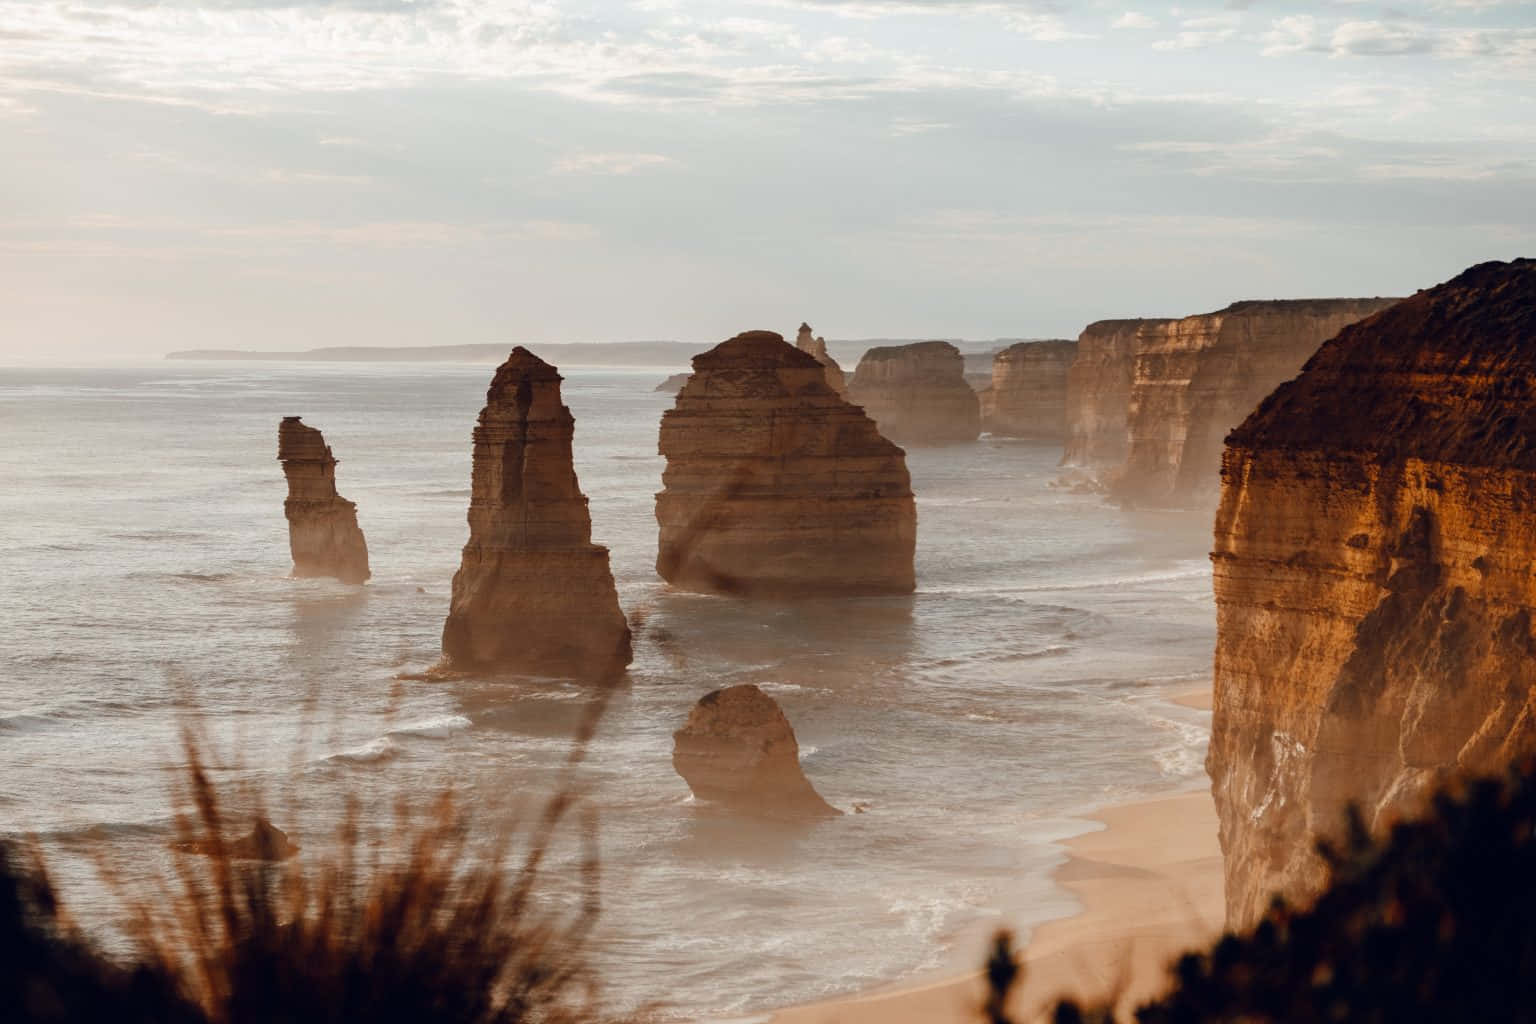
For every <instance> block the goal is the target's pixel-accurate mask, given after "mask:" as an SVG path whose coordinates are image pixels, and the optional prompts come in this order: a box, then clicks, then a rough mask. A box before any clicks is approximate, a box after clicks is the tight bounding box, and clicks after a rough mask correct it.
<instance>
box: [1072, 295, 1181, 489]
mask: <svg viewBox="0 0 1536 1024" xmlns="http://www.w3.org/2000/svg"><path fill="white" fill-rule="evenodd" d="M1170 322H1171V321H1168V320H1100V321H1098V322H1097V323H1091V324H1089V325H1088V326H1087V327H1085V328H1084V329H1083V333H1082V334H1080V335H1079V336H1078V339H1077V355H1076V357H1075V358H1074V359H1073V360H1072V365H1071V366H1070V367H1069V368H1068V369H1067V397H1066V420H1067V440H1066V445H1065V451H1064V452H1063V454H1062V459H1061V463H1062V465H1064V466H1076V467H1081V468H1084V469H1097V470H1107V469H1115V468H1118V467H1119V466H1121V465H1122V464H1123V463H1124V462H1125V457H1126V455H1127V454H1128V453H1129V452H1130V449H1131V434H1130V428H1129V426H1128V424H1127V422H1126V421H1127V419H1128V418H1129V414H1130V407H1131V384H1132V382H1133V381H1134V380H1135V378H1136V338H1137V336H1138V332H1139V331H1140V330H1141V328H1142V327H1143V326H1144V325H1152V326H1161V325H1163V324H1167V323H1170Z"/></svg>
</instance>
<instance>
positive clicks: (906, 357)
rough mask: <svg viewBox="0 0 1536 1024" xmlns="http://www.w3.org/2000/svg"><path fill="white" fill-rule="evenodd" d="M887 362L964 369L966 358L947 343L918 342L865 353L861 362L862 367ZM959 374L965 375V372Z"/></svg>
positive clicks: (888, 346) (883, 346)
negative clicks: (945, 365)
mask: <svg viewBox="0 0 1536 1024" xmlns="http://www.w3.org/2000/svg"><path fill="white" fill-rule="evenodd" d="M886 362H910V363H912V364H914V365H917V364H932V363H937V364H941V365H942V364H944V363H949V362H953V363H956V364H958V365H959V366H960V367H962V368H963V367H964V365H965V356H963V355H961V354H960V350H959V349H958V348H956V347H955V346H953V345H951V344H950V343H949V342H947V341H918V342H913V343H912V344H910V345H881V346H880V347H879V348H872V349H870V350H869V351H867V352H865V353H864V356H863V358H861V359H860V360H859V364H860V365H863V364H864V363H886ZM959 372H961V373H963V372H964V370H963V369H961V370H960V371H959Z"/></svg>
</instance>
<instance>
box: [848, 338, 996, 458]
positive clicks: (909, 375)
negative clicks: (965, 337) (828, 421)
mask: <svg viewBox="0 0 1536 1024" xmlns="http://www.w3.org/2000/svg"><path fill="white" fill-rule="evenodd" d="M848 400H849V401H850V402H853V403H854V404H855V405H859V406H863V408H864V411H865V412H867V413H869V415H870V416H872V417H874V420H875V423H876V424H877V425H878V426H879V428H880V433H882V434H884V435H885V436H886V437H888V438H890V439H891V440H892V441H895V442H897V443H898V444H909V445H941V444H955V443H958V442H965V441H974V440H976V438H977V437H979V436H980V435H981V402H980V400H979V399H978V398H977V397H976V391H975V389H973V388H972V387H971V386H970V385H969V384H967V383H966V381H965V357H964V356H962V355H961V354H960V350H959V349H957V348H955V346H953V345H951V344H950V343H949V342H947V341H920V342H917V343H915V344H912V345H886V346H882V347H880V348H872V349H870V350H869V351H868V352H865V353H864V357H863V358H862V359H860V360H859V366H858V369H856V370H855V371H854V374H853V380H852V381H851V382H850V383H849V385H848Z"/></svg>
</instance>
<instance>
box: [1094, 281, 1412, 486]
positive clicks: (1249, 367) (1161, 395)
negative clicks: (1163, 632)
mask: <svg viewBox="0 0 1536 1024" xmlns="http://www.w3.org/2000/svg"><path fill="white" fill-rule="evenodd" d="M1396 301H1397V300H1396V299H1295V300H1284V301H1274V302H1237V303H1233V304H1232V305H1230V306H1228V307H1227V308H1226V309H1223V310H1219V311H1217V312H1215V313H1205V314H1202V315H1200V316H1189V317H1185V318H1184V319H1182V320H1170V321H1163V322H1160V323H1159V322H1156V321H1143V322H1142V324H1141V326H1140V327H1139V328H1138V330H1137V332H1136V365H1135V377H1134V379H1133V381H1132V384H1131V398H1130V403H1129V407H1128V410H1127V415H1126V424H1127V431H1128V450H1127V453H1126V460H1125V464H1124V466H1123V468H1122V469H1121V470H1120V471H1119V472H1118V473H1117V474H1116V475H1115V479H1114V480H1113V481H1111V483H1110V494H1111V495H1112V496H1113V497H1114V498H1116V499H1118V500H1121V501H1126V502H1131V503H1134V504H1144V505H1158V506H1185V507H1194V506H1199V505H1203V504H1205V503H1206V502H1212V503H1214V501H1215V497H1216V492H1217V490H1218V489H1219V486H1220V479H1219V470H1220V466H1221V444H1222V439H1223V438H1224V437H1226V435H1227V431H1229V430H1231V429H1232V428H1233V427H1235V426H1237V425H1238V424H1239V423H1241V422H1242V421H1243V417H1245V416H1247V415H1248V414H1249V413H1250V412H1252V411H1253V408H1254V406H1256V405H1258V403H1259V400H1260V399H1261V398H1263V397H1264V396H1265V395H1267V394H1269V392H1270V391H1272V390H1274V388H1275V387H1276V385H1278V384H1280V383H1281V382H1282V381H1285V380H1288V379H1290V378H1291V377H1293V376H1295V375H1296V372H1297V371H1298V370H1300V369H1301V366H1302V364H1303V363H1305V362H1306V361H1307V359H1308V358H1309V357H1310V356H1311V355H1312V353H1314V352H1316V351H1317V348H1318V346H1319V345H1321V344H1322V343H1323V342H1324V341H1326V340H1327V339H1329V338H1331V337H1333V336H1334V335H1335V334H1337V333H1338V332H1339V329H1340V328H1342V327H1344V326H1346V325H1348V324H1352V323H1354V322H1356V321H1357V320H1361V319H1364V318H1365V317H1367V316H1370V315H1371V314H1372V313H1375V312H1378V311H1380V310H1382V309H1385V308H1386V307H1388V306H1390V305H1392V304H1393V303H1394V302H1396Z"/></svg>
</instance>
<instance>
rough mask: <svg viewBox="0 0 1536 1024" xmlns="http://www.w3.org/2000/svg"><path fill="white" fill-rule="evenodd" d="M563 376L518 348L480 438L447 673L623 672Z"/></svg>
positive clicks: (626, 644) (623, 634)
mask: <svg viewBox="0 0 1536 1024" xmlns="http://www.w3.org/2000/svg"><path fill="white" fill-rule="evenodd" d="M560 380H561V377H560V374H559V373H557V372H556V371H555V368H554V367H553V366H550V365H549V364H548V363H546V362H544V361H543V360H541V359H540V358H539V357H538V356H535V355H534V354H533V353H531V352H529V351H528V350H527V349H524V348H515V349H513V350H512V355H511V356H510V357H509V358H508V359H507V361H506V362H505V363H503V364H502V365H501V367H500V368H499V369H498V370H497V371H496V376H495V378H494V379H493V380H492V381H491V386H490V390H488V391H487V392H486V396H485V408H484V409H482V410H481V411H480V420H479V424H478V425H477V426H476V427H475V433H474V439H475V450H474V469H473V473H472V481H471V497H470V504H469V543H468V544H466V545H464V555H463V561H462V562H461V563H460V566H459V571H458V572H457V573H455V574H454V577H453V601H452V605H451V606H450V609H449V612H448V621H447V622H446V623H445V624H444V626H443V655H444V665H443V668H444V669H447V670H451V671H505V672H521V673H528V674H534V675H559V676H574V677H577V678H581V679H596V680H603V679H610V678H614V677H616V676H617V675H618V674H619V673H620V672H622V671H623V669H624V667H625V666H627V665H628V664H629V661H630V634H629V626H628V624H627V623H626V622H625V621H624V613H623V612H622V611H621V610H620V609H619V598H618V594H617V592H616V591H615V589H614V585H613V574H612V572H611V571H610V570H609V567H608V549H607V548H605V547H601V546H599V545H596V544H593V543H592V519H591V516H590V515H589V514H588V512H587V498H586V496H585V495H584V494H582V493H581V487H580V485H579V484H578V483H577V480H576V471H575V469H574V468H573V467H572V464H571V438H572V435H573V433H574V431H575V420H574V419H573V418H572V416H571V411H570V410H569V409H567V408H566V407H565V406H564V405H563V404H562V403H561V401H560Z"/></svg>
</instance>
